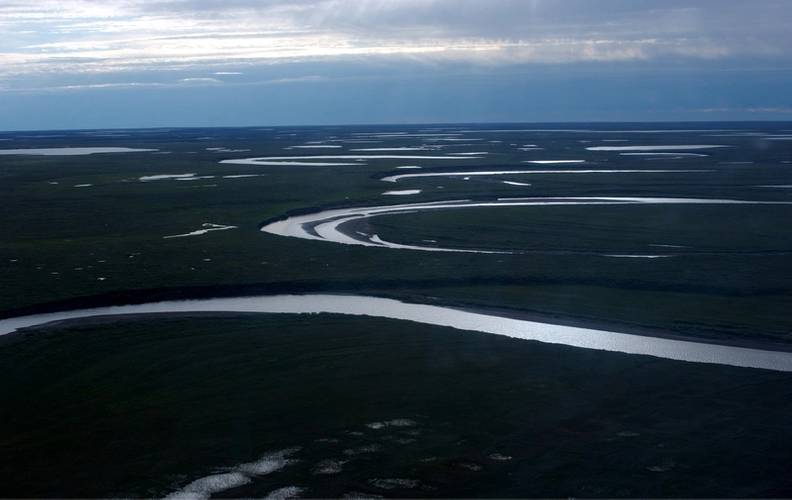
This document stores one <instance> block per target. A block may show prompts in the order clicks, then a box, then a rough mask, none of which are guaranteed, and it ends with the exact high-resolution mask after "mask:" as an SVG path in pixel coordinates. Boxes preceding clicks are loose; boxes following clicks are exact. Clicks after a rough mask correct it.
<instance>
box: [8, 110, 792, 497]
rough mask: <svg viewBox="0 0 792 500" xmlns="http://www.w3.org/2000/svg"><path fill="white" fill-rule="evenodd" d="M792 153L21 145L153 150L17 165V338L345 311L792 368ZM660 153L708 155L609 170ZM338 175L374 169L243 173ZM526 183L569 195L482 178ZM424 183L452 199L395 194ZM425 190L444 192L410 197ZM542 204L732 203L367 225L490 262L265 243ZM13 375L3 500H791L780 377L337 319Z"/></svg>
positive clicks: (106, 136) (605, 140)
mask: <svg viewBox="0 0 792 500" xmlns="http://www.w3.org/2000/svg"><path fill="white" fill-rule="evenodd" d="M791 130H792V124H788V123H777V124H762V123H750V124H735V123H717V124H695V125H691V124H662V125H658V124H651V125H647V124H610V125H592V124H575V125H566V126H559V125H535V124H530V125H514V124H510V125H492V126H468V125H459V126H456V125H455V126H436V127H433V126H421V127H418V126H412V127H408V126H381V127H322V128H277V129H253V128H245V129H175V130H131V131H76V132H19V133H2V134H0V139H7V140H3V141H2V142H0V150H2V149H24V148H65V147H126V148H141V149H149V150H155V151H139V152H126V153H97V154H90V155H74V156H60V155H57V156H41V155H21V154H13V155H0V195H2V200H3V202H2V203H3V208H4V215H3V217H2V218H0V285H1V286H0V317H2V318H10V317H14V316H18V315H22V314H27V313H36V312H46V311H59V310H68V309H76V308H84V307H91V306H97V305H114V304H126V303H135V302H151V301H157V300H165V299H174V298H198V297H214V296H234V295H246V294H267V293H309V292H325V293H326V292H339V293H355V294H362V295H365V294H370V295H380V296H389V297H395V298H403V299H406V300H410V301H413V302H419V303H422V302H426V303H432V304H441V305H453V306H462V307H467V308H474V309H476V308H479V309H487V308H498V309H499V310H503V311H509V312H511V313H512V314H514V315H520V314H526V315H531V316H533V317H541V318H547V320H548V321H550V322H552V320H553V318H557V320H558V322H561V323H563V322H572V323H575V324H582V325H586V324H590V325H594V326H596V327H600V326H607V327H608V328H609V329H611V330H614V331H623V332H653V331H656V332H662V333H664V334H667V335H671V336H675V337H683V338H689V339H696V340H699V341H703V342H715V343H726V344H736V345H749V346H752V347H757V348H762V349H772V350H789V349H790V347H792V336H791V334H792V314H790V312H789V311H792V236H791V234H792V233H790V231H789V230H788V221H789V220H790V216H792V204H787V203H789V202H792V189H790V186H792V141H791V140H789V138H790V137H792V132H790V131H791ZM695 145H698V146H702V145H706V146H720V147H711V148H691V147H690V146H695ZM296 146H299V147H296ZM304 146H309V147H307V148H306V147H304ZM328 146H340V147H328ZM634 146H645V147H649V148H651V147H657V146H687V147H688V149H685V148H684V147H683V148H681V149H676V150H665V149H655V150H653V151H652V150H647V149H627V150H600V149H594V150H591V149H586V148H602V147H605V148H613V147H634ZM403 148H408V149H403ZM361 149H376V151H356V150H361ZM0 152H2V151H0ZM625 152H626V153H630V154H626V155H625V154H621V153H625ZM632 153H640V154H638V155H635V154H632ZM334 155H335V156H338V155H343V156H357V157H358V158H346V159H337V158H306V159H291V160H289V159H286V160H282V159H272V160H270V162H272V163H276V164H273V165H263V164H259V165H256V164H235V163H220V162H221V161H222V160H238V159H244V158H256V157H259V158H260V157H293V156H325V157H327V156H334ZM370 155H378V156H382V155H388V156H396V158H363V157H364V156H370ZM407 156H432V157H442V158H439V159H438V158H433V159H427V158H405V157H407ZM561 160H563V161H564V162H565V163H556V162H558V161H561ZM569 160H583V161H584V162H583V163H568V161H569ZM281 161H293V162H298V163H312V162H313V163H328V165H321V166H320V165H294V164H283V163H279V162H281ZM537 161H538V162H550V163H527V162H537ZM347 163H351V165H347ZM405 166H406V167H416V166H417V167H421V168H420V169H416V168H407V169H405V168H398V167H405ZM512 170H520V171H531V170H534V171H540V170H551V171H552V172H544V173H539V172H532V173H514V174H502V173H497V174H495V173H492V174H487V175H479V174H475V175H467V176H466V175H465V174H464V172H468V173H474V172H482V171H486V172H502V171H512ZM591 170H596V171H597V172H584V171H591ZM614 170H615V171H617V172H612V171H614ZM625 170H629V171H630V172H623V171H625ZM650 170H651V171H652V172H650ZM575 171H579V172H575ZM460 172H462V173H460ZM407 173H453V174H452V175H445V176H425V177H413V178H404V179H400V180H398V181H397V182H395V183H394V182H385V181H383V180H382V178H383V177H387V176H392V175H399V174H407ZM188 174H193V175H188ZM152 176H153V177H152ZM157 176H182V177H181V180H179V179H180V178H179V177H157ZM504 181H507V182H508V183H505V182H504ZM524 184H530V185H524ZM399 190H421V192H420V193H417V194H402V195H384V194H383V193H384V192H386V191H399ZM526 197H544V198H575V197H577V198H590V197H601V198H607V197H616V198H625V197H635V198H641V199H646V198H664V199H665V198H685V199H707V200H728V201H730V202H729V203H723V204H706V205H701V204H672V205H666V204H647V205H640V206H637V205H629V206H614V205H607V204H606V205H596V206H595V205H579V206H575V205H570V206H553V205H547V206H524V207H520V206H514V207H506V208H503V207H499V208H496V209H491V208H465V209H463V210H436V211H423V212H414V213H404V214H396V215H387V216H382V217H375V218H369V219H358V220H354V221H351V222H350V223H348V224H346V225H345V226H343V228H342V229H343V230H344V231H346V232H347V233H348V234H358V233H356V232H359V233H362V234H368V235H372V234H376V235H378V237H380V238H382V240H386V241H389V242H395V243H398V244H403V245H417V246H429V247H433V246H434V247H437V248H445V249H452V250H466V252H445V251H444V252H439V251H426V250H407V249H395V248H373V247H366V246H360V245H345V244H341V243H336V242H332V241H315V240H310V239H300V238H295V237H287V236H281V235H276V234H268V233H263V232H261V231H260V230H259V228H260V226H261V225H262V224H264V223H266V222H272V221H275V220H279V219H283V218H284V217H286V216H289V215H294V214H304V213H312V212H316V211H320V210H322V209H327V208H349V207H363V206H369V207H374V206H383V205H393V204H399V203H416V202H434V201H448V200H472V201H491V200H497V199H499V198H526ZM734 200H739V201H750V202H752V203H749V204H735V203H731V201H734ZM206 224H215V225H218V226H223V227H227V229H220V230H213V231H208V232H204V233H200V231H201V230H205V229H218V227H216V226H209V225H206ZM229 226H233V227H229ZM196 232H197V233H196ZM190 233H195V234H192V235H189V234H190ZM174 236H175V237H174ZM479 252H500V253H479ZM0 366H2V371H3V373H4V376H3V378H2V380H0V400H2V401H3V404H2V405H0V456H1V457H3V458H0V496H35V497H41V496H47V497H64V496H65V497H69V496H72V497H86V496H87V497H94V496H121V495H129V496H158V495H166V494H168V493H172V492H177V491H179V490H181V491H182V493H185V494H191V495H194V496H197V497H204V498H205V497H207V496H209V495H211V494H214V496H218V497H221V496H234V497H244V496H265V495H267V494H269V493H272V492H276V493H277V494H278V495H281V496H288V495H292V494H293V495H300V496H340V495H344V494H353V495H354V494H357V495H384V496H397V497H411V496H412V497H415V496H430V497H431V496H434V497H443V496H490V497H491V496H629V497H637V496H652V497H662V496H708V497H723V496H729V497H749V496H752V497H753V496H761V497H765V496H774V497H784V496H791V495H792V484H791V483H790V481H789V477H790V474H789V472H790V470H792V459H790V456H789V453H788V450H789V449H790V447H792V427H790V425H789V424H788V422H787V420H788V419H787V418H786V415H788V414H789V410H790V401H792V398H790V391H792V385H790V375H789V374H787V373H781V372H773V371H767V370H758V369H747V368H734V367H726V366H718V365H707V364H694V363H685V362H677V361H670V360H663V359H657V358H652V357H648V356H634V355H627V354H619V353H605V352H602V351H593V350H583V349H578V348H572V347H565V346H559V345H548V344H540V343H537V342H531V341H520V340H513V339H507V338H503V337H495V336H490V335H485V334H480V333H475V332H461V331H459V330H453V329H447V328H442V327H430V326H426V325H418V324H413V323H407V322H399V321H395V320H383V319H375V318H350V317H345V316H338V315H321V316H316V315H314V316H306V315H277V316H275V315H220V316H218V315H210V316H206V315H202V316H195V317H189V316H183V315H180V316H178V317H174V316H148V317H139V318H128V319H126V320H124V321H118V322H116V321H103V320H88V321H85V322H74V323H70V324H67V325H59V326H56V327H44V328H37V329H32V330H30V331H29V332H27V333H25V334H18V333H16V334H11V335H8V336H6V337H0ZM260 459H263V461H261V460H260ZM256 461H259V462H256ZM253 462H256V465H255V466H253V465H250V464H251V463H253ZM244 464H247V465H246V466H245V465H244ZM210 476H218V477H215V478H214V479H210V480H208V481H204V482H200V481H201V478H207V477H210ZM196 481H199V482H198V483H195V482H196ZM212 481H214V483H213V482H212ZM212 484H214V485H215V486H211V485H212ZM191 485H192V486H191ZM218 485H219V486H218ZM221 486H225V487H221ZM281 488H292V489H287V490H280V489H281Z"/></svg>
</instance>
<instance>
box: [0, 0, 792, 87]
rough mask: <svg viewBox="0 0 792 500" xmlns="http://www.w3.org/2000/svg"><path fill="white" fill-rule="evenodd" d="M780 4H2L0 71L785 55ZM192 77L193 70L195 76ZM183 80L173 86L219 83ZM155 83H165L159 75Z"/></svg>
mask: <svg viewBox="0 0 792 500" xmlns="http://www.w3.org/2000/svg"><path fill="white" fill-rule="evenodd" d="M788 7H789V4H788V2H786V1H785V0H756V1H752V2H744V1H742V0H698V1H682V0H603V1H598V2H591V1H590V0H566V1H563V2H559V1H556V0H487V1H481V0H222V1H221V0H104V1H102V2H96V1H91V0H57V1H56V0H39V1H37V2H26V1H21V0H16V1H15V0H10V1H6V2H3V3H2V4H0V58H1V59H2V61H3V64H2V65H0V80H5V83H4V86H6V87H8V88H14V87H20V88H21V87H28V88H31V87H34V86H35V84H34V82H36V81H38V80H40V79H46V78H51V77H58V76H68V75H92V76H93V78H94V82H93V83H95V84H97V85H98V84H102V83H107V82H102V79H103V78H106V77H107V76H108V75H117V74H124V73H132V72H140V71H161V72H173V71H183V70H194V71H195V72H197V73H201V72H203V74H213V75H214V76H224V75H241V74H243V73H244V72H245V71H242V70H243V69H247V68H249V67H251V66H255V65H272V64H282V63H294V62H304V61H328V60H339V61H356V62H365V61H366V60H371V59H377V60H379V59H381V58H410V59H412V60H414V61H424V62H426V63H431V64H434V63H465V64H474V65H479V66H485V67H486V66H493V65H513V64H575V63H590V62H614V61H615V62H638V63H640V62H644V61H654V60H676V61H690V60H730V59H734V60H738V59H740V58H742V59H745V58H754V59H756V58H766V59H769V60H783V61H787V60H788V59H789V58H790V57H791V56H790V55H789V54H788V51H787V50H786V49H787V47H789V46H792V36H790V34H789V30H788V29H787V26H789V24H790V22H792V9H789V8H788ZM202 78H203V80H201V81H200V82H199V81H198V79H202ZM205 78H207V77H201V76H194V77H193V76H190V77H186V78H185V83H187V82H193V83H201V84H208V83H220V82H221V80H219V79H215V81H214V82H210V81H209V80H206V79H205ZM166 80H167V79H165V81H164V83H167V81H166Z"/></svg>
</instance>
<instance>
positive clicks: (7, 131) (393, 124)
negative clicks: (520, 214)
mask: <svg viewBox="0 0 792 500" xmlns="http://www.w3.org/2000/svg"><path fill="white" fill-rule="evenodd" d="M620 123H625V124H684V123H692V124H707V123H713V124H716V123H721V124H724V123H726V124H728V123H731V124H762V123H767V124H786V123H788V124H790V125H792V119H788V120H586V121H506V122H498V121H493V122H484V121H482V122H475V121H471V122H464V121H461V122H403V123H402V122H391V123H384V122H382V123H373V122H372V123H333V124H330V123H328V124H312V123H308V124H285V125H270V124H259V125H209V126H195V125H162V126H151V127H87V128H49V129H37V128H31V129H16V130H14V129H0V134H12V133H16V132H81V131H101V130H158V129H179V130H189V129H197V130H200V129H213V128H215V129H235V128H245V129H250V128H322V127H397V126H403V127H411V126H416V127H418V126H420V127H425V126H434V125H436V126H449V125H471V126H477V125H580V124H586V125H601V124H620ZM670 130H671V129H670ZM1 146H2V144H0V149H2V147H1Z"/></svg>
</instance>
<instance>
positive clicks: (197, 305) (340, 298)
mask: <svg viewBox="0 0 792 500" xmlns="http://www.w3.org/2000/svg"><path fill="white" fill-rule="evenodd" d="M206 312H237V313H270V314H318V313H334V314H347V315H354V316H371V317H380V318H389V319H396V320H403V321H413V322H416V323H423V324H428V325H437V326H447V327H451V328H456V329H459V330H469V331H477V332H482V333H489V334H493V335H502V336H505V337H512V338H517V339H523V340H536V341H539V342H545V343H550V344H563V345H568V346H573V347H580V348H585V349H596V350H603V351H612V352H621V353H626V354H636V355H645V356H655V357H658V358H665V359H673V360H679V361H688V362H694V363H712V364H720V365H729V366H738V367H747V368H760V369H766V370H776V371H785V372H789V371H792V353H791V352H781V351H768V350H761V349H751V348H745V347H734V346H725V345H715V344H707V343H702V342H693V341H684V340H676V339H668V338H660V337H649V336H643V335H634V334H626V333H618V332H612V331H606V330H595V329H591V328H581V327H574V326H565V325H554V324H549V323H542V322H538V321H530V320H524V319H515V318H507V317H503V316H498V315H493V314H484V313H480V312H473V311H465V310H460V309H455V308H450V307H441V306H434V305H425V304H415V303H408V302H401V301H398V300H393V299H385V298H380V297H367V296H355V295H322V294H315V295H269V296H253V297H236V298H217V299H201V300H182V301H163V302H152V303H148V304H135V305H125V306H112V307H98V308H91V309H78V310H72V311H63V312H55V313H47V314H37V315H30V316H20V317H16V318H9V319H5V320H0V335H6V334H9V333H12V332H14V331H16V330H18V329H21V328H28V327H34V326H41V325H46V324H48V323H52V322H55V321H63V320H76V319H80V318H94V317H101V316H114V315H134V314H155V313H206Z"/></svg>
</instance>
